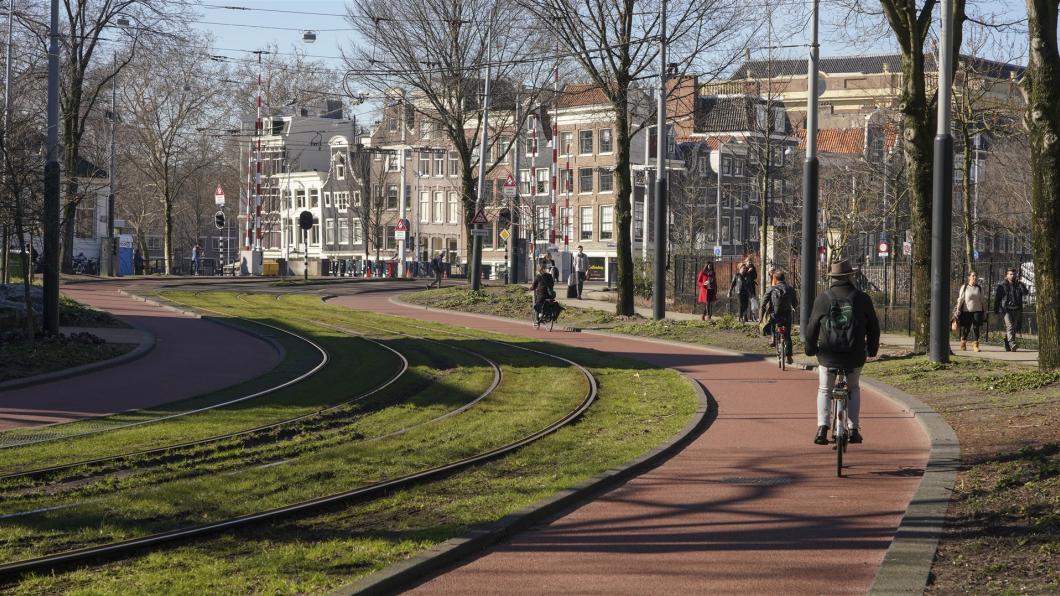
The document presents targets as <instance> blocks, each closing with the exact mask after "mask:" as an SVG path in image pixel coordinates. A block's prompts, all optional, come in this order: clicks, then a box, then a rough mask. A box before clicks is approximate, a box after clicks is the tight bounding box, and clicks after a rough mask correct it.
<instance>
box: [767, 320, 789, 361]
mask: <svg viewBox="0 0 1060 596" xmlns="http://www.w3.org/2000/svg"><path fill="white" fill-rule="evenodd" d="M771 325H772V327H773V333H776V332H777V328H778V327H783V328H784V344H785V345H786V346H787V348H788V352H787V354H788V356H791V318H790V317H777V316H774V317H773V322H772V323H771Z"/></svg>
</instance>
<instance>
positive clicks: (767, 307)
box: [761, 270, 799, 364]
mask: <svg viewBox="0 0 1060 596" xmlns="http://www.w3.org/2000/svg"><path fill="white" fill-rule="evenodd" d="M798 307H799V297H798V294H797V293H796V292H795V289H794V288H792V287H791V286H789V285H788V282H787V274H785V273H784V272H783V271H779V270H778V271H775V272H774V273H773V285H772V286H771V287H770V288H769V291H767V292H766V294H765V296H763V297H762V313H761V319H762V320H763V321H766V320H769V321H771V322H770V325H771V327H772V329H776V328H777V326H780V327H783V328H784V343H785V344H786V345H787V348H788V350H787V352H786V354H787V355H788V356H787V362H788V364H794V363H795V361H794V360H793V359H792V357H791V321H792V319H793V318H794V317H793V316H792V311H794V310H795V309H796V308H798ZM772 335H773V334H772V333H770V337H772ZM772 342H773V340H772V339H771V340H770V345H771V346H772V345H773V344H772Z"/></svg>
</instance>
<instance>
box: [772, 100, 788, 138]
mask: <svg viewBox="0 0 1060 596" xmlns="http://www.w3.org/2000/svg"><path fill="white" fill-rule="evenodd" d="M773 130H775V131H777V132H787V130H788V126H787V121H786V120H785V118H784V107H783V106H775V107H774V108H773Z"/></svg>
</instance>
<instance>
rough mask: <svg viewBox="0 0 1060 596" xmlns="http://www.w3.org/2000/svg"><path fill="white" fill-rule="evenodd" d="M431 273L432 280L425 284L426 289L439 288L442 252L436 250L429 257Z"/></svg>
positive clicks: (440, 284) (440, 283)
mask: <svg viewBox="0 0 1060 596" xmlns="http://www.w3.org/2000/svg"><path fill="white" fill-rule="evenodd" d="M431 273H433V274H434V281H432V282H431V283H429V284H427V289H428V290H429V289H431V288H440V287H442V253H441V251H438V253H437V254H435V255H434V258H432V259H431Z"/></svg>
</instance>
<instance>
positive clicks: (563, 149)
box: [557, 132, 574, 155]
mask: <svg viewBox="0 0 1060 596" xmlns="http://www.w3.org/2000/svg"><path fill="white" fill-rule="evenodd" d="M557 149H559V150H560V153H562V154H563V155H570V154H571V153H572V152H573V151H574V133H573V132H561V133H559V147H557Z"/></svg>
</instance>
